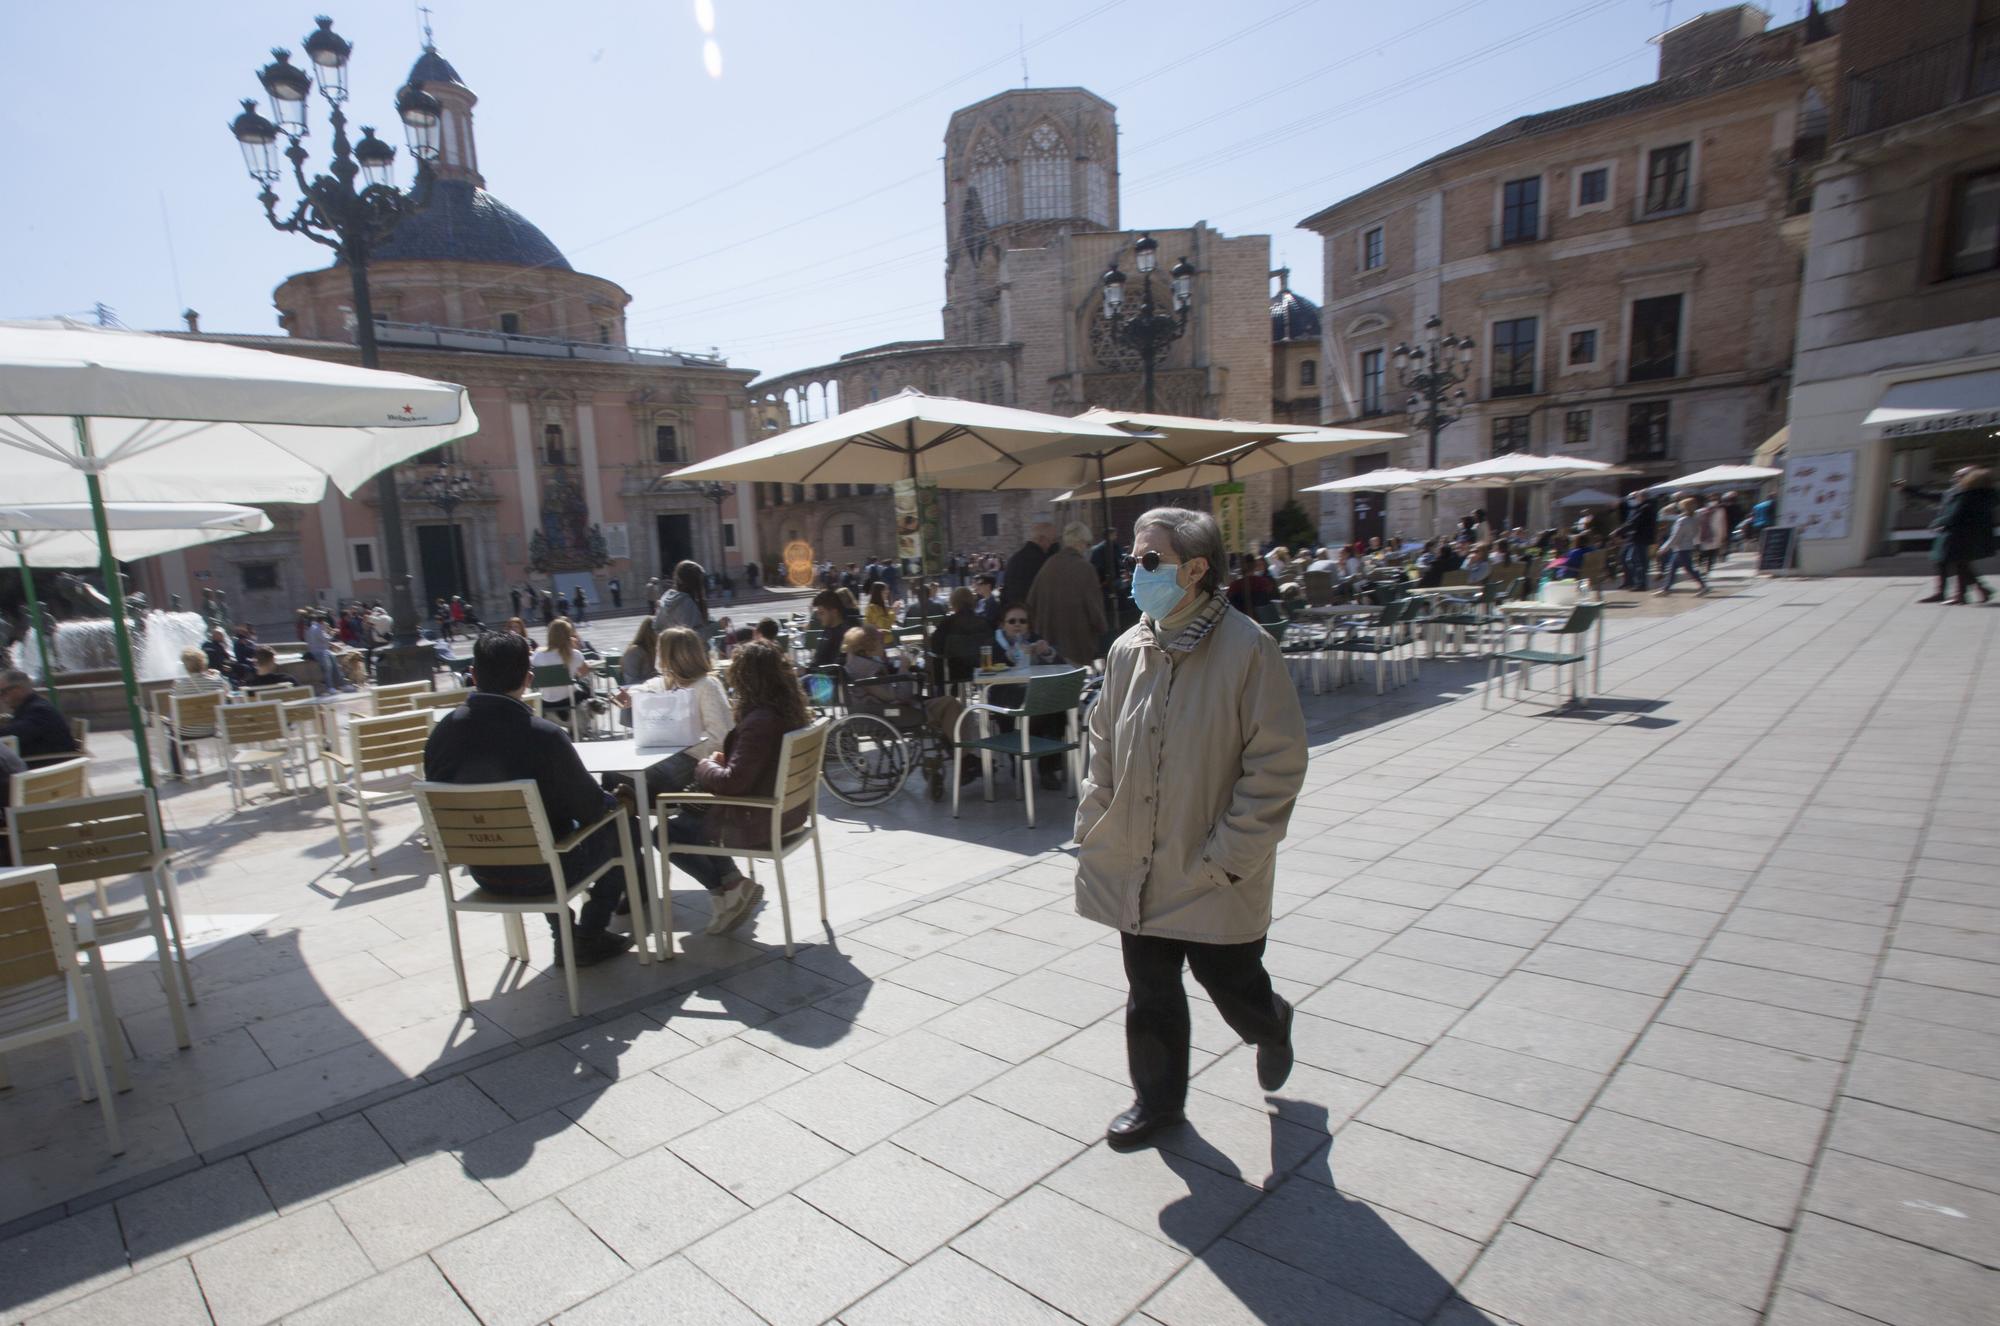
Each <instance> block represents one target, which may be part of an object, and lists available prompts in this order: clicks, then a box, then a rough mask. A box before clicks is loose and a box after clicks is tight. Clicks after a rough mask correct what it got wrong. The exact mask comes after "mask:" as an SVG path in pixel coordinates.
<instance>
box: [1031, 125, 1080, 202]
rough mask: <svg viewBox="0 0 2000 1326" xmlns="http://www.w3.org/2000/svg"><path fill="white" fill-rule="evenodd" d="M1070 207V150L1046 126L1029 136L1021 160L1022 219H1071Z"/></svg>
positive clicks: (1054, 132)
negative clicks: (1068, 217) (1067, 217)
mask: <svg viewBox="0 0 2000 1326" xmlns="http://www.w3.org/2000/svg"><path fill="white" fill-rule="evenodd" d="M1072 215H1074V213H1073V212H1072V211H1071V210H1070V204H1069V149H1068V148H1066V147H1065V146H1064V145H1063V140H1062V135H1061V134H1059V133H1057V132H1056V127H1055V126H1054V125H1053V124H1049V123H1047V122H1044V123H1041V124H1038V125H1036V126H1035V128H1034V132H1032V133H1030V134H1029V135H1028V150H1027V152H1026V154H1025V155H1023V156H1022V158H1021V219H1022V220H1024V221H1053V220H1056V219H1058V218H1061V217H1066V216H1072Z"/></svg>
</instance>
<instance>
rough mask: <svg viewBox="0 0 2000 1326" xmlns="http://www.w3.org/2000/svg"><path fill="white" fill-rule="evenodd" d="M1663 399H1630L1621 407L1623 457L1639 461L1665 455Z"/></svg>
mask: <svg viewBox="0 0 2000 1326" xmlns="http://www.w3.org/2000/svg"><path fill="white" fill-rule="evenodd" d="M1667 409H1668V403H1667V402H1666V401H1634V402H1632V404H1630V405H1628V406H1626V407H1625V460H1626V461H1627V463H1629V464H1640V463H1643V462H1645V461H1651V460H1665V459H1666V458H1667Z"/></svg>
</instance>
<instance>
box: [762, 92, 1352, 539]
mask: <svg viewBox="0 0 2000 1326" xmlns="http://www.w3.org/2000/svg"><path fill="white" fill-rule="evenodd" d="M944 148H945V151H944V211H945V234H946V252H945V289H944V305H943V309H942V324H943V326H942V331H943V334H942V335H941V336H940V337H939V338H937V339H936V340H921V341H898V342H894V343H892V344H888V345H879V346H874V347H871V348H869V349H865V350H857V351H854V352H852V353H850V354H846V355H843V356H841V357H840V358H839V359H838V360H835V361H834V362H833V363H830V364H821V365H817V366H815V367H812V368H807V369H801V370H798V371H796V372H792V373H786V374H783V375H781V376H774V377H770V378H766V379H763V380H761V381H758V382H756V383H753V384H752V385H751V388H750V394H751V397H752V409H753V412H754V414H755V416H756V431H758V432H759V433H760V434H761V435H765V436H768V435H770V434H772V433H775V432H778V431H782V430H783V429H784V428H787V427H791V426H794V425H796V424H800V423H807V422H812V421H814V420H818V419H821V418H824V417H826V416H828V415H830V414H835V413H838V412H839V410H840V409H841V408H842V407H843V406H846V407H852V406H855V405H860V404H864V403H866V402H868V401H871V400H878V399H881V398H882V397H885V396H890V395H894V394H895V393H896V392H897V391H900V390H902V389H903V388H905V387H915V388H917V389H918V390H920V391H924V392H928V393H931V394H934V395H942V396H959V397H963V398H965V399H968V400H976V401H989V402H993V403H996V404H1001V405H1013V406H1019V407H1022V408H1025V409H1032V410H1047V411H1051V412H1053V413H1056V414H1077V413H1080V412H1082V411H1083V410H1085V409H1087V408H1089V407H1090V406H1093V405H1102V406H1106V407H1109V408H1114V409H1133V410H1136V409H1140V408H1142V394H1141V373H1140V363H1139V360H1138V357H1137V355H1136V354H1134V353H1133V352H1132V351H1131V350H1130V349H1129V348H1128V347H1126V346H1125V345H1123V344H1122V343H1120V342H1119V341H1118V340H1117V338H1116V337H1115V336H1113V335H1112V334H1111V328H1110V327H1109V326H1107V325H1106V323H1105V320H1104V317H1103V290H1102V286H1101V284H1100V278H1101V277H1102V276H1103V274H1104V271H1105V269H1106V268H1108V267H1110V266H1111V265H1112V264H1113V263H1114V262H1115V263H1117V264H1118V265H1119V266H1120V267H1121V268H1122V269H1123V270H1124V271H1125V272H1126V273H1127V274H1128V277H1129V278H1130V279H1129V281H1128V283H1127V286H1126V303H1127V306H1128V308H1131V307H1135V306H1136V304H1137V302H1138V298H1139V286H1140V284H1141V282H1140V278H1139V277H1138V276H1137V274H1136V271H1135V266H1134V261H1133V255H1132V245H1133V242H1134V241H1135V240H1137V239H1138V238H1139V237H1140V236H1141V234H1148V233H1149V234H1151V235H1152V236H1153V238H1154V239H1156V240H1157V241H1159V246H1160V247H1159V260H1160V261H1159V266H1160V269H1161V270H1160V271H1159V272H1158V273H1156V274H1155V280H1156V285H1155V296H1156V298H1157V300H1158V301H1159V304H1160V306H1161V307H1168V306H1170V303H1171V295H1170V291H1169V289H1168V284H1167V280H1166V269H1167V268H1169V267H1171V266H1172V265H1173V264H1174V263H1175V262H1176V261H1178V260H1179V259H1181V258H1183V257H1184V258H1186V259H1187V260H1188V261H1189V262H1190V263H1191V264H1193V266H1194V267H1195V268H1196V270H1197V273H1198V274H1197V275H1196V277H1195V282H1194V299H1193V306H1192V309H1191V311H1190V314H1189V318H1188V325H1187V331H1186V334H1185V335H1184V336H1183V337H1182V338H1181V339H1180V340H1179V341H1177V342H1175V343H1174V345H1173V346H1172V347H1171V348H1170V349H1169V350H1168V351H1167V352H1166V353H1165V355H1164V356H1163V357H1162V359H1161V360H1160V361H1159V363H1158V366H1157V369H1156V374H1155V399H1156V406H1157V408H1158V409H1159V410H1160V411H1161V412H1163V413H1170V414H1187V415H1200V416H1205V417H1209V418H1238V419H1260V420H1261V419H1268V418H1270V417H1271V411H1272V409H1273V408H1274V404H1275V403H1276V402H1277V398H1278V395H1282V394H1283V393H1274V383H1273V377H1272V372H1273V341H1272V337H1273V322H1272V320H1271V317H1272V314H1273V312H1274V310H1275V305H1274V303H1273V300H1272V297H1271V295H1270V286H1269V282H1270V278H1271V276H1272V275H1273V274H1272V273H1271V271H1270V239H1269V237H1268V236H1265V235H1245V236H1228V235H1224V234H1222V233H1221V232H1220V231H1217V230H1215V229H1214V228H1212V227H1210V226H1208V225H1207V224H1206V223H1203V222H1196V223H1194V224H1193V225H1187V226H1179V227H1170V228H1153V229H1151V230H1150V231H1139V230H1129V229H1123V228H1121V220H1120V205H1119V204H1120V200H1119V174H1118V124H1117V118H1116V112H1115V108H1114V107H1113V106H1112V105H1111V104H1110V103H1109V102H1107V101H1105V100H1104V99H1103V98H1102V97H1099V96H1097V95H1096V94H1094V93H1092V92H1089V91H1087V90H1086V89H1083V88H1017V89H1013V90H1010V91H1007V92H1002V93H1000V94H998V95H996V96H992V97H988V98H987V99H985V100H983V101H980V102H977V103H975V104H973V105H970V106H967V107H964V108H963V109H961V110H959V111H957V112H955V113H954V114H953V115H952V117H951V120H950V122H949V123H948V124H947V126H946V129H945V137H944ZM1314 326H1315V330H1316V329H1317V323H1316V322H1315V324H1314ZM1316 344H1317V342H1316V341H1315V345H1316ZM1311 394H1312V396H1313V398H1314V401H1315V405H1316V401H1317V392H1316V391H1315V392H1313V393H1311ZM1287 417H1289V416H1287ZM1302 422H1305V423H1310V422H1313V421H1312V420H1305V421H1302ZM1316 479H1317V474H1316V473H1314V474H1312V475H1311V476H1309V477H1308V476H1306V475H1304V474H1303V473H1302V474H1301V475H1300V476H1299V479H1298V480H1297V481H1298V482H1304V483H1311V482H1315V481H1316ZM1288 482H1290V481H1288V479H1287V477H1286V476H1284V475H1279V476H1275V477H1270V478H1264V477H1260V478H1259V479H1256V480H1252V481H1251V482H1250V492H1249V506H1250V512H1249V528H1250V529H1251V530H1252V531H1253V532H1255V533H1257V534H1258V535H1259V536H1261V534H1262V533H1263V532H1264V531H1267V530H1268V529H1269V527H1270V511H1271V507H1272V503H1273V497H1274V494H1280V493H1283V492H1285V491H1286V489H1287V486H1288ZM756 487H757V508H758V512H757V524H758V538H759V542H760V546H761V547H763V548H764V549H765V551H766V555H767V557H768V556H770V555H772V554H773V553H775V551H776V550H777V549H780V548H782V547H784V546H785V545H787V544H789V543H792V542H797V541H803V542H806V543H809V544H810V545H811V546H812V547H813V549H814V553H815V556H817V557H819V558H821V559H823V560H828V561H833V562H837V563H845V562H850V561H865V560H867V559H868V558H869V556H871V555H873V554H878V553H887V552H888V551H889V550H890V549H892V548H893V547H894V541H893V537H892V533H893V509H892V500H891V498H890V496H889V494H888V490H887V489H883V488H875V489H866V488H865V487H864V486H849V485H844V484H817V485H815V484H807V485H795V484H770V483H767V484H759V485H757V486H756ZM941 496H942V499H943V507H944V525H945V538H946V542H947V544H948V545H949V546H948V549H947V551H964V552H1000V553H1005V552H1009V551H1011V550H1012V549H1014V548H1016V547H1018V546H1020V544H1021V542H1022V540H1023V539H1024V538H1025V536H1026V531H1027V529H1028V527H1029V526H1030V525H1032V524H1033V523H1034V522H1036V521H1038V520H1055V521H1057V522H1061V521H1064V520H1069V519H1076V520H1082V521H1084V522H1086V523H1088V524H1091V525H1093V526H1094V525H1095V524H1096V523H1097V514H1096V507H1095V505H1094V502H1093V504H1092V505H1090V506H1089V508H1088V509H1086V508H1085V507H1084V506H1083V505H1081V504H1066V505H1058V504H1057V503H1055V502H1054V500H1053V499H1054V498H1055V497H1056V496H1058V494H1056V493H1053V492H1036V491H1029V492H956V491H949V490H947V491H945V492H944V493H942V494H941ZM1161 500H1165V499H1164V498H1162V499H1161ZM1179 500H1192V501H1195V502H1197V503H1202V502H1205V500H1206V499H1205V498H1203V497H1201V496H1200V495H1192V496H1189V497H1183V498H1181V499H1179ZM1277 500H1279V501H1282V500H1283V498H1282V497H1278V498H1277ZM1152 504H1153V501H1152V499H1137V498H1135V499H1129V500H1121V501H1120V502H1119V503H1116V504H1114V509H1113V518H1114V519H1115V520H1117V521H1118V522H1120V523H1121V524H1126V523H1129V521H1130V520H1131V518H1132V517H1133V516H1135V515H1137V514H1138V512H1139V511H1140V510H1143V509H1144V508H1145V507H1146V506H1149V505H1152ZM1128 508H1129V509H1128Z"/></svg>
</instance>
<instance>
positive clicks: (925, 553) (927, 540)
mask: <svg viewBox="0 0 2000 1326" xmlns="http://www.w3.org/2000/svg"><path fill="white" fill-rule="evenodd" d="M893 486H894V490H895V494H896V556H897V557H899V558H901V559H902V561H903V564H904V565H905V566H913V567H915V568H916V571H917V574H919V575H934V574H936V573H937V570H938V565H939V563H940V561H941V550H942V549H943V547H944V528H943V515H942V512H941V511H940V509H939V506H938V486H937V480H935V479H898V480H896V482H895V484H894V485H893Z"/></svg>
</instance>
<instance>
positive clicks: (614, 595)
mask: <svg viewBox="0 0 2000 1326" xmlns="http://www.w3.org/2000/svg"><path fill="white" fill-rule="evenodd" d="M606 588H607V589H609V590H610V591H611V611H613V612H617V611H619V610H620V609H621V608H623V607H624V606H625V598H624V594H625V590H624V587H623V586H622V585H620V584H619V583H618V577H617V576H613V577H611V583H610V584H609V585H607V586H606Z"/></svg>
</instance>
